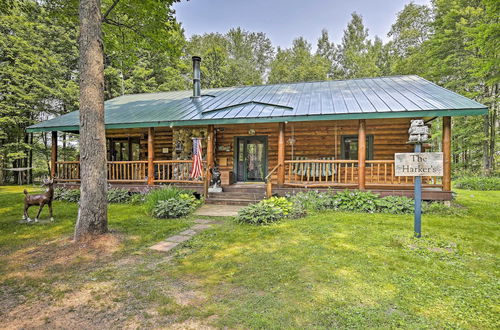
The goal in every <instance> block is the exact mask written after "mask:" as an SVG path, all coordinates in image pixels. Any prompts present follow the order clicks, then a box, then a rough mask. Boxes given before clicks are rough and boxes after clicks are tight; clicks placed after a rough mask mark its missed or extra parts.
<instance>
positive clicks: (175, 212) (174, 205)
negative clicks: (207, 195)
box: [144, 186, 203, 219]
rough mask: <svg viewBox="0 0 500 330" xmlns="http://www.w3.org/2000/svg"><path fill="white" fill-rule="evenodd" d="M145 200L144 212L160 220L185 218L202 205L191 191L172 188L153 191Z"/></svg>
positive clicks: (201, 201)
mask: <svg viewBox="0 0 500 330" xmlns="http://www.w3.org/2000/svg"><path fill="white" fill-rule="evenodd" d="M145 199H146V201H145V205H144V206H145V209H146V212H147V213H148V214H149V215H151V216H154V217H155V218H160V219H174V218H182V217H185V216H187V215H189V214H190V213H192V212H193V211H194V210H196V208H197V207H198V206H200V205H201V204H202V203H203V200H201V199H197V198H196V197H195V196H194V195H193V193H192V192H191V191H189V190H183V189H179V188H177V187H174V186H167V187H165V188H161V189H153V190H151V191H150V192H149V193H148V194H147V195H146V198H145Z"/></svg>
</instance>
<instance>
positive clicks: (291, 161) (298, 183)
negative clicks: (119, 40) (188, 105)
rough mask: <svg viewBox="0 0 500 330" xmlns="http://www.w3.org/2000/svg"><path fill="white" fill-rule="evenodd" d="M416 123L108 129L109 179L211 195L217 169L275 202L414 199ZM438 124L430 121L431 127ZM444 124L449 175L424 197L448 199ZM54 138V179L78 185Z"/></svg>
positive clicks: (428, 182) (428, 186) (75, 165)
mask: <svg viewBox="0 0 500 330" xmlns="http://www.w3.org/2000/svg"><path fill="white" fill-rule="evenodd" d="M410 119H411V118H399V119H390V118H388V119H376V120H375V119H373V120H372V119H359V120H337V121H315V122H276V123H265V124H258V123H255V124H231V125H206V126H183V127H154V128H153V127H149V128H137V129H126V130H125V129H117V130H108V131H107V140H108V163H107V178H108V182H109V183H110V184H112V185H120V186H122V187H130V188H131V189H138V187H145V186H149V187H155V186H158V185H162V184H176V185H182V186H188V187H191V188H192V189H193V190H198V191H199V192H202V193H205V194H206V195H207V196H208V186H209V182H210V179H211V175H210V169H212V168H213V167H214V166H217V167H218V169H219V170H220V172H221V181H222V186H223V188H224V189H225V190H227V191H231V189H228V187H231V186H232V187H233V190H234V191H235V190H236V189H235V188H234V187H238V191H239V192H241V191H242V190H245V187H248V189H255V188H257V187H259V189H260V188H261V187H265V194H266V195H267V196H270V195H272V194H286V193H288V192H293V191H298V190H301V189H310V188H313V189H362V190H372V191H375V192H379V193H383V194H384V195H386V194H394V195H406V196H411V194H412V191H411V189H412V187H413V178H412V177H396V176H395V174H394V173H395V168H394V154H395V153H397V152H411V151H412V146H411V145H408V144H407V143H406V141H407V139H408V134H407V131H408V127H409V123H410ZM431 119H432V121H431ZM438 120H441V118H428V121H429V124H432V123H435V122H436V121H438ZM440 126H442V141H441V142H442V143H441V145H442V151H443V153H444V159H445V163H444V175H443V177H424V178H423V182H424V198H425V199H438V200H449V199H451V198H452V195H451V168H450V164H451V163H450V158H451V157H450V155H451V143H450V141H451V120H450V117H442V125H440ZM52 136H53V139H54V142H53V144H52V145H53V149H52V168H51V171H52V176H53V177H54V178H56V182H58V183H60V184H66V185H69V184H71V185H74V184H78V183H79V181H80V173H79V162H78V161H59V160H58V158H57V143H56V139H57V132H53V133H52ZM192 136H198V137H201V138H202V139H203V171H202V175H201V176H199V177H196V178H192V177H191V176H190V171H191V166H192V160H191V154H190V148H191V147H192V146H191V145H190V143H189V139H191V137H192ZM426 147H427V148H429V146H426ZM235 184H236V185H235ZM263 189H264V188H263ZM252 191H255V190H252Z"/></svg>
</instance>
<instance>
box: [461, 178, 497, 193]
mask: <svg viewBox="0 0 500 330" xmlns="http://www.w3.org/2000/svg"><path fill="white" fill-rule="evenodd" d="M455 187H456V188H458V189H467V190H500V177H484V176H479V177H463V178H459V179H457V180H455Z"/></svg>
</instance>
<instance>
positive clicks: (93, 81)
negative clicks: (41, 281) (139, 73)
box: [75, 0, 108, 241]
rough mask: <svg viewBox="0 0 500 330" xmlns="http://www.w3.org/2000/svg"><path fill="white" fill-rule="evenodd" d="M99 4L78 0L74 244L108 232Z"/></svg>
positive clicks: (102, 57)
mask: <svg viewBox="0 0 500 330" xmlns="http://www.w3.org/2000/svg"><path fill="white" fill-rule="evenodd" d="M100 5H101V4H100V0H80V7H79V16H80V37H79V46H80V47H79V48H80V49H79V51H80V175H81V186H80V192H81V196H80V207H79V210H78V219H77V222H76V227H75V241H82V240H84V239H87V238H91V237H93V236H96V235H99V234H103V233H105V232H107V230H108V219H107V216H108V211H107V198H106V190H107V182H106V135H105V128H104V60H103V59H104V51H103V45H102V31H101V9H100V8H101V6H100Z"/></svg>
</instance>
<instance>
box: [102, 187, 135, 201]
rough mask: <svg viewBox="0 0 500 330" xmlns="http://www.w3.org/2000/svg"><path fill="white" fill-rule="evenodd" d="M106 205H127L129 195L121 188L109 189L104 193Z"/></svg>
mask: <svg viewBox="0 0 500 330" xmlns="http://www.w3.org/2000/svg"><path fill="white" fill-rule="evenodd" d="M106 195H107V197H108V203H128V202H129V201H130V197H131V195H130V193H129V191H128V190H127V189H123V188H110V189H108V191H107V192H106Z"/></svg>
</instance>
